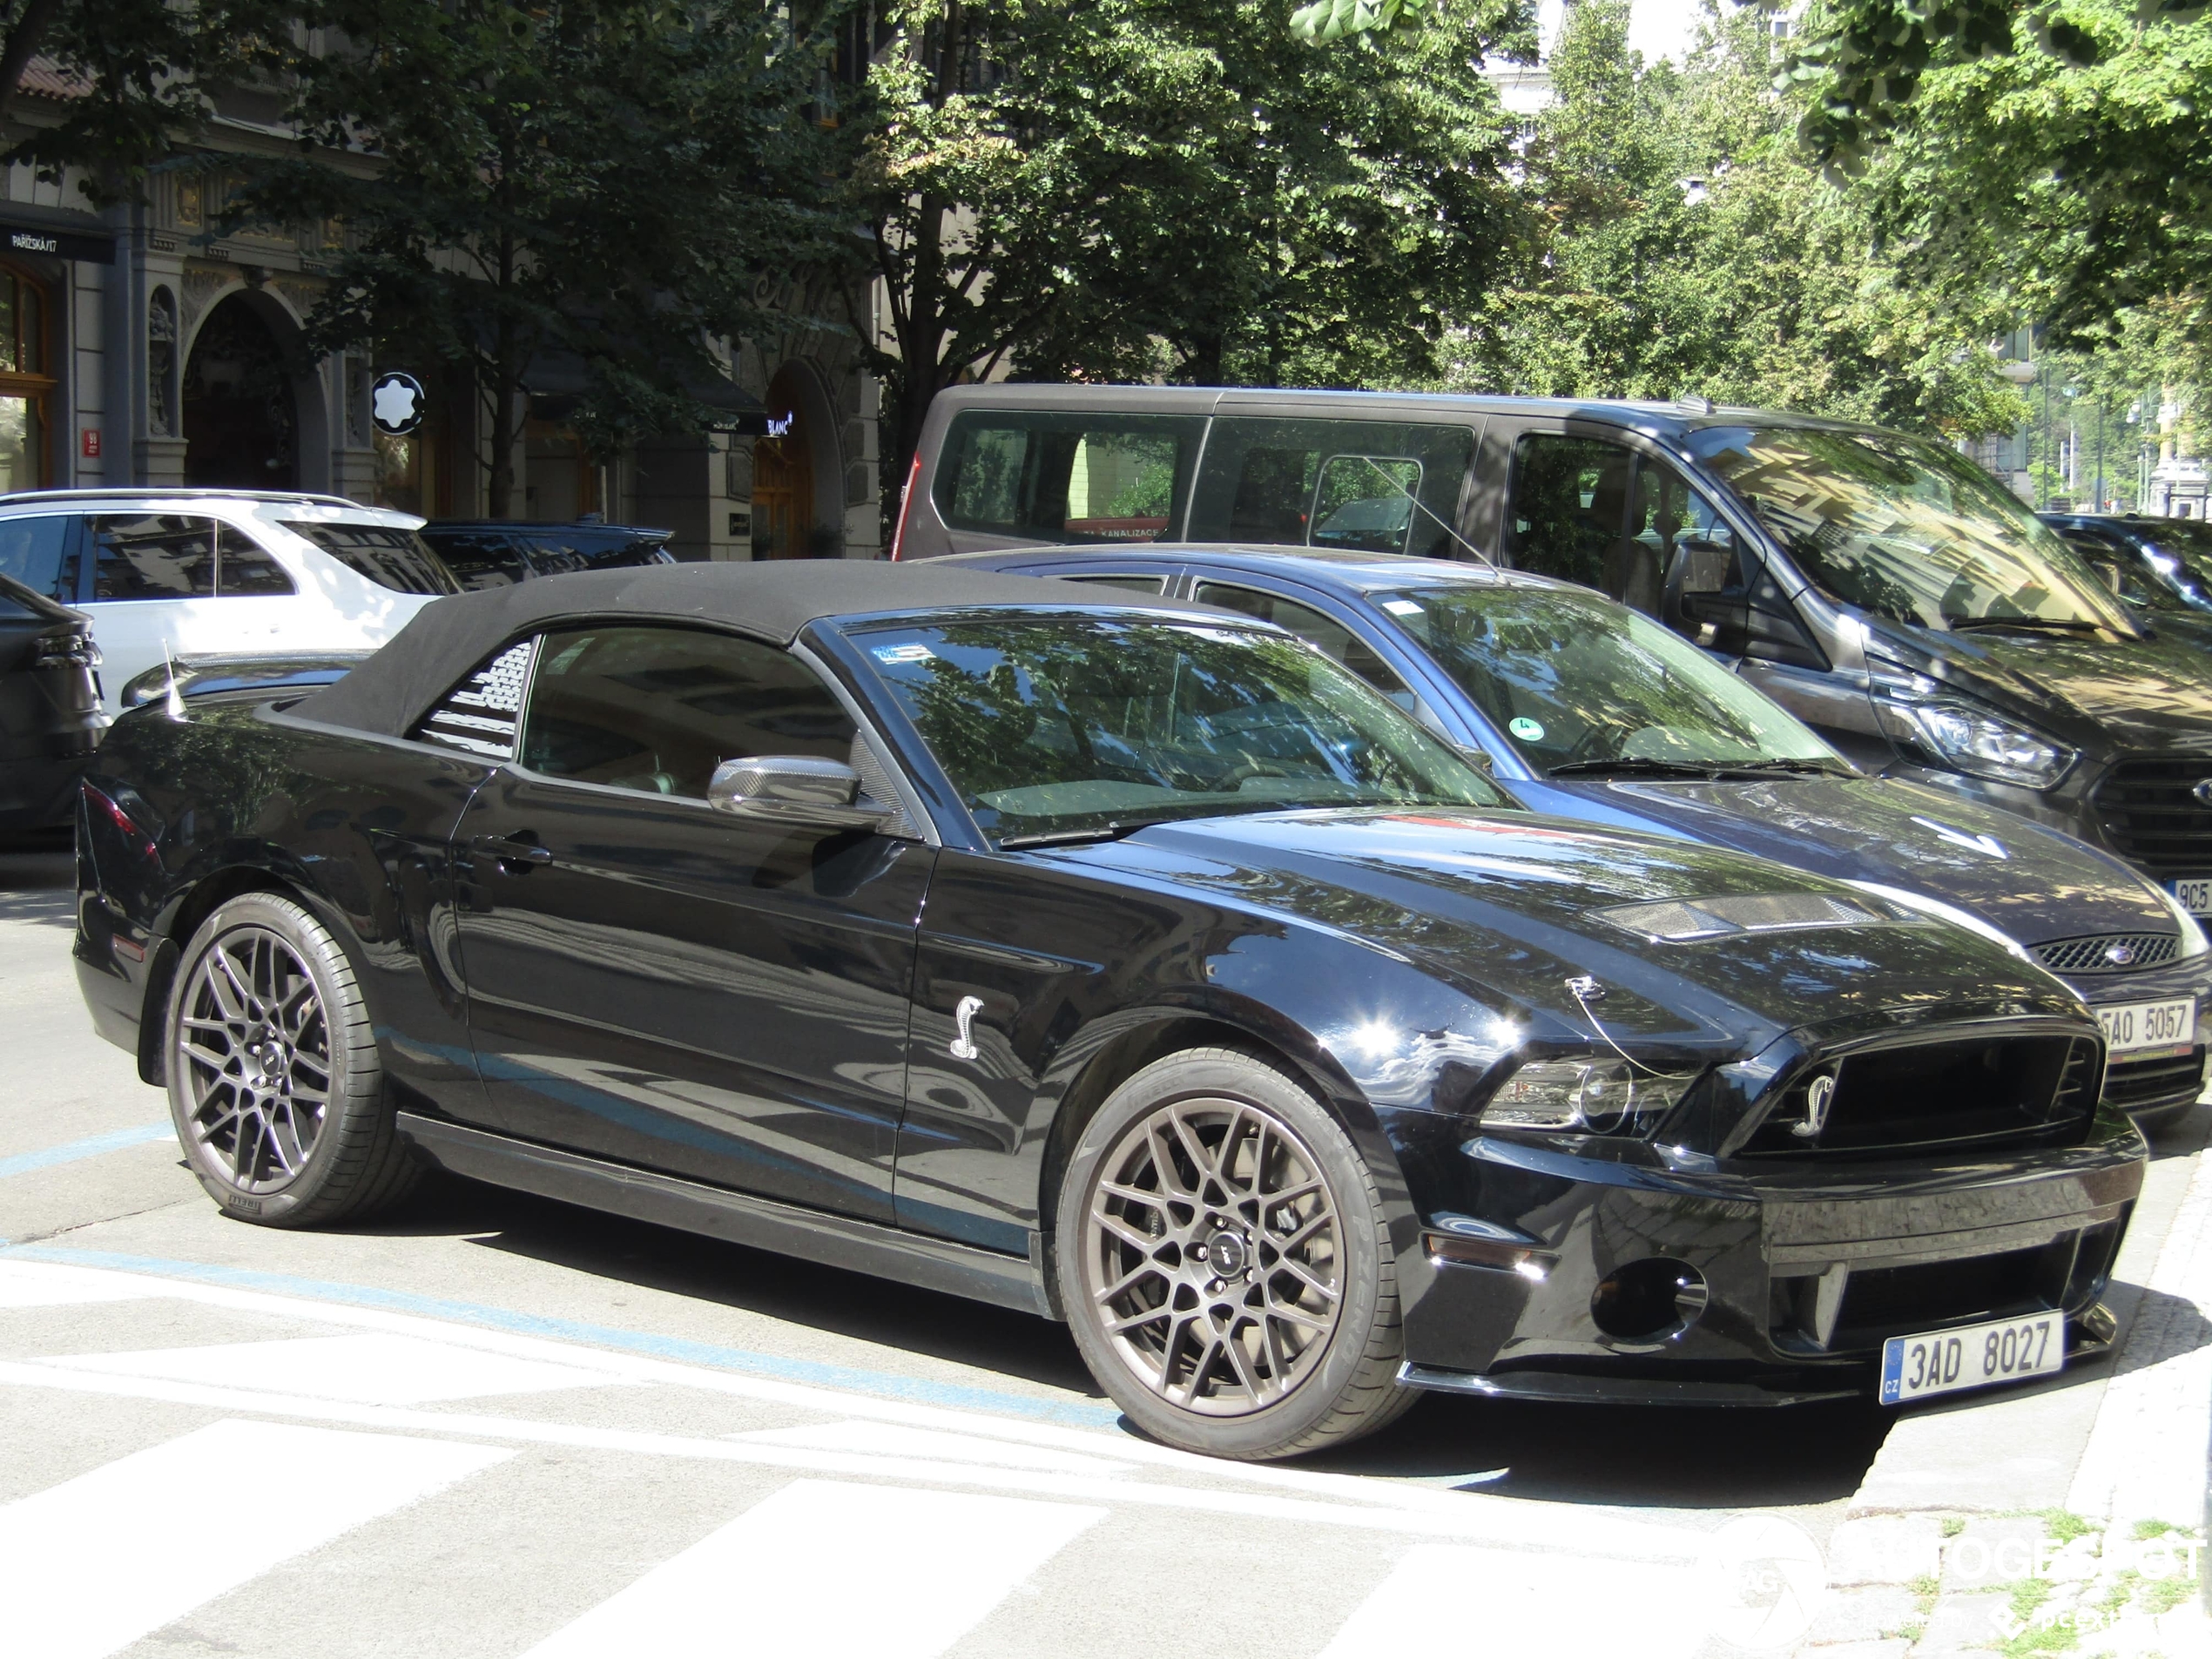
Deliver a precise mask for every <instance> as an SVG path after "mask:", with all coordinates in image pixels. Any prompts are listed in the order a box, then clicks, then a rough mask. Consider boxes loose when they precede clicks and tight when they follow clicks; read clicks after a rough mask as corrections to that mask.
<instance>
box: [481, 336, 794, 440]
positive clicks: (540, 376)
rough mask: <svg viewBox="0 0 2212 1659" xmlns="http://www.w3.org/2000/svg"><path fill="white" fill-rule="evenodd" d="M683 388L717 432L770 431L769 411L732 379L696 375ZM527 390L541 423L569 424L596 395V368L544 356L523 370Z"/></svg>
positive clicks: (566, 356)
mask: <svg viewBox="0 0 2212 1659" xmlns="http://www.w3.org/2000/svg"><path fill="white" fill-rule="evenodd" d="M683 387H684V392H685V395H686V396H688V397H690V398H691V399H692V400H694V401H697V402H699V403H703V404H705V406H706V407H707V408H710V409H712V410H713V411H714V412H715V415H716V418H715V419H714V420H713V421H710V422H709V423H708V424H709V427H710V428H711V430H713V431H716V432H739V433H749V434H751V435H753V436H754V437H759V436H762V435H765V433H766V432H767V430H768V406H767V405H766V404H765V403H763V402H762V401H760V400H759V398H757V397H755V396H753V395H752V393H750V392H748V391H746V390H745V388H744V387H742V386H740V385H738V383H737V382H736V381H733V380H732V379H731V378H730V377H729V376H728V375H726V374H711V373H706V372H704V371H699V370H690V371H687V372H686V373H685V375H684V379H683ZM523 390H524V391H526V392H528V393H529V395H530V413H531V414H532V415H535V416H536V418H537V419H539V420H541V421H561V420H565V419H567V418H568V416H570V415H573V414H574V413H575V412H576V411H577V408H578V407H579V406H580V405H581V404H582V403H583V400H584V397H585V395H587V394H588V393H589V392H590V390H591V365H590V362H589V361H586V359H585V358H584V357H583V354H582V353H580V352H565V351H548V352H539V353H538V354H536V355H535V356H533V357H532V358H531V359H530V361H529V363H528V364H527V365H525V366H524V368H523Z"/></svg>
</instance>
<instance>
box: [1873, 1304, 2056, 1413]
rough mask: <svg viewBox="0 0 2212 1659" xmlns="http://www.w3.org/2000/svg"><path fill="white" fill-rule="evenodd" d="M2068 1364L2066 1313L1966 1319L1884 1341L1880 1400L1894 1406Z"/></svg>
mask: <svg viewBox="0 0 2212 1659" xmlns="http://www.w3.org/2000/svg"><path fill="white" fill-rule="evenodd" d="M2065 1369H2066V1315H2065V1314H2063V1313H2032V1314H2029V1315H2028V1316H2027V1318H2020V1319H2000V1320H1997V1321H1996V1322H1995V1323H1993V1324H1990V1325H1967V1326H1966V1328H1965V1329H1963V1330H1959V1331H1938V1332H1935V1333H1934V1334H1933V1335H1932V1336H1925V1337H1892V1338H1891V1339H1889V1340H1888V1341H1887V1342H1885V1343H1884V1344H1883V1345H1882V1404H1883V1405H1885V1406H1895V1405H1898V1404H1900V1403H1902V1402H1903V1401H1905V1400H1908V1399H1925V1397H1926V1396H1928V1395H1930V1394H1949V1393H1956V1392H1957V1391H1958V1390H1959V1389H1961V1388H1986V1387H1987V1386H1989V1385H1990V1384H1992V1383H2000V1382H2016V1381H2018V1380H2019V1379H2021V1378H2022V1377H2047V1376H2049V1375H2050V1374H2051V1373H2052V1372H2058V1371H2063V1370H2065Z"/></svg>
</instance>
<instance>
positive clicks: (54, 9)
mask: <svg viewBox="0 0 2212 1659" xmlns="http://www.w3.org/2000/svg"><path fill="white" fill-rule="evenodd" d="M298 10H299V9H298V7H296V6H288V5H284V4H280V3H273V0H198V3H196V4H193V5H192V6H189V7H186V6H179V5H176V4H172V3H170V0H9V3H7V4H5V5H4V6H0V19H4V23H0V28H4V30H5V33H4V36H0V118H4V117H8V116H11V115H13V114H14V113H15V106H16V99H17V92H18V91H19V90H20V89H21V86H22V84H23V78H24V73H25V71H27V70H28V69H29V68H30V64H31V62H32V60H33V58H34V57H40V56H43V57H46V58H48V59H49V60H51V62H52V63H53V64H55V66H56V67H57V70H58V71H60V73H61V76H62V77H63V78H64V80H66V81H68V82H70V83H72V84H74V85H76V86H77V87H78V89H79V91H78V96H76V97H75V98H71V100H70V102H69V104H68V106H67V108H66V109H65V110H64V111H63V113H62V116H61V118H60V120H59V121H58V122H56V123H53V124H51V125H47V124H41V125H39V126H37V127H36V128H34V129H33V130H32V131H31V132H29V133H28V134H27V135H26V136H25V137H24V138H22V139H20V140H18V141H17V143H16V144H15V145H13V146H12V147H11V148H10V149H9V151H8V152H7V154H6V159H7V160H9V161H10V162H28V163H30V164H31V165H35V166H37V167H38V168H39V169H40V170H41V172H43V173H44V175H45V176H47V177H49V178H57V177H59V176H60V175H61V173H62V172H63V171H64V169H65V168H68V167H71V166H76V167H81V168H82V169H83V170H84V188H85V190H86V192H87V193H88V194H89V195H90V196H91V199H93V200H94V201H95V202H98V203H103V204H105V203H107V202H111V201H119V200H125V199H130V198H131V197H132V196H133V195H134V194H135V193H136V192H138V189H139V188H140V187H141V185H143V183H144V181H145V177H146V174H147V172H148V171H149V170H150V169H151V168H152V167H154V166H156V165H159V164H160V163H161V162H162V161H163V160H164V159H165V158H169V157H172V156H174V155H177V154H179V153H181V152H182V151H183V150H184V149H185V148H187V147H189V145H191V143H192V140H193V138H194V136H195V135H196V134H197V133H198V132H199V130H200V129H201V128H202V127H203V125H204V124H205V122H206V118H207V117H208V116H209V115H210V114H212V112H213V109H214V99H215V98H216V96H217V95H219V93H220V92H221V91H223V90H224V89H225V88H226V87H230V86H233V85H236V84H240V83H245V82H250V81H253V80H256V79H259V78H264V77H266V75H267V74H269V73H270V72H272V71H273V69H274V67H275V65H276V64H278V63H279V62H280V59H281V57H282V56H283V55H284V52H285V51H286V50H287V47H288V44H289V42H290V39H291V37H292V35H293V29H294V26H295V23H296V20H297V17H298Z"/></svg>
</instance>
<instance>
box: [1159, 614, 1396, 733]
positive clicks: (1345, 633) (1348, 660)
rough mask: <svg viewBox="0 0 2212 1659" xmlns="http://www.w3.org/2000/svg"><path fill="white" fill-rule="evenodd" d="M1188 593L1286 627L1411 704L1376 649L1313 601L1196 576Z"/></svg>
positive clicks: (1386, 693) (1388, 693)
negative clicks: (1194, 587)
mask: <svg viewBox="0 0 2212 1659" xmlns="http://www.w3.org/2000/svg"><path fill="white" fill-rule="evenodd" d="M1190 597H1192V598H1194V599H1196V600H1197V602H1198V603H1199V604H1202V605H1219V606H1220V607H1221V608H1222V609H1223V610H1238V611H1242V612H1243V613H1244V615H1245V616H1247V617H1256V618H1258V620H1259V621H1261V622H1271V623H1273V624H1275V625H1276V626H1277V627H1278V628H1285V629H1288V630H1289V631H1291V633H1294V634H1296V635H1297V636H1298V637H1299V638H1300V639H1303V640H1304V641H1305V643H1306V644H1309V645H1314V646H1318V648H1319V649H1320V651H1321V654H1322V655H1323V656H1324V657H1326V658H1329V659H1330V660H1332V662H1337V663H1340V664H1343V665H1344V666H1345V667H1346V668H1348V669H1350V670H1351V671H1352V672H1353V673H1355V674H1357V675H1358V676H1359V678H1361V679H1363V680H1365V681H1366V682H1367V684H1368V685H1372V686H1373V687H1374V688H1375V689H1376V690H1377V691H1380V692H1381V693H1382V694H1383V695H1384V696H1385V697H1386V698H1390V700H1391V701H1392V702H1393V703H1395V704H1397V705H1399V707H1400V708H1403V709H1406V710H1408V711H1411V709H1412V708H1413V691H1411V690H1410V689H1409V688H1408V687H1407V685H1406V682H1405V681H1404V680H1402V679H1400V678H1398V674H1397V671H1395V670H1393V668H1392V667H1391V665H1390V664H1388V663H1386V662H1385V661H1383V659H1382V658H1380V657H1379V656H1377V655H1376V654H1375V650H1374V647H1373V646H1372V645H1370V644H1368V643H1367V642H1366V640H1364V639H1362V638H1360V637H1359V635H1357V634H1355V633H1353V632H1352V630H1351V629H1349V628H1347V627H1345V625H1344V624H1342V623H1340V622H1339V621H1338V620H1337V619H1336V618H1335V617H1331V616H1327V615H1325V614H1324V613H1323V612H1321V611H1318V610H1315V609H1314V608H1313V607H1312V605H1302V604H1299V603H1298V601H1297V600H1295V599H1285V597H1283V596H1282V595H1281V594H1279V593H1264V592H1262V591H1261V590H1259V589H1258V588H1246V587H1239V586H1237V585H1235V584H1233V583H1227V582H1201V583H1199V584H1198V588H1197V592H1196V593H1194V594H1192V595H1191V596H1190Z"/></svg>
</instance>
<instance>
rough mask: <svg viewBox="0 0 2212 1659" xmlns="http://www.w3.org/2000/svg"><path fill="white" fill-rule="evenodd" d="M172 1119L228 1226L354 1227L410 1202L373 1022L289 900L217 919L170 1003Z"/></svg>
mask: <svg viewBox="0 0 2212 1659" xmlns="http://www.w3.org/2000/svg"><path fill="white" fill-rule="evenodd" d="M167 1027H168V1030H167V1040H168V1059H169V1063H168V1065H167V1066H166V1067H165V1070H166V1072H167V1075H168V1083H169V1114H170V1116H171V1117H172V1118H173V1119H174V1120H175V1122H176V1125H177V1137H178V1139H179V1141H180V1142H182V1143H183V1145H184V1149H185V1157H187V1158H188V1159H189V1160H190V1162H191V1164H192V1173H193V1174H194V1175H195V1176H197V1177H199V1184H200V1185H201V1186H203V1187H205V1188H206V1189H207V1191H208V1195H209V1196H210V1197H212V1198H213V1199H214V1200H215V1202H216V1203H217V1204H219V1205H220V1206H221V1207H222V1210H223V1212H224V1213H225V1214H226V1215H229V1216H233V1217H237V1218H238V1219H239V1220H241V1221H252V1222H257V1223H259V1224H261V1225H262V1226H265V1227H307V1226H314V1225H315V1224H319V1223H325V1222H333V1221H338V1220H341V1219H348V1220H358V1219H360V1218H361V1217H365V1216H367V1215H369V1214H371V1213H373V1212H374V1211H377V1210H381V1209H382V1208H384V1207H385V1206H386V1205H388V1204H392V1203H395V1201H397V1200H398V1199H400V1198H401V1197H405V1196H406V1194H407V1193H408V1192H409V1191H410V1190H413V1188H414V1186H415V1183H416V1181H417V1180H419V1179H420V1177H421V1164H420V1163H418V1161H417V1160H416V1159H415V1155H414V1153H413V1150H411V1149H410V1148H409V1147H408V1143H406V1142H405V1141H403V1140H401V1138H400V1134H399V1130H398V1126H397V1123H396V1121H395V1116H394V1113H393V1111H392V1109H391V1106H390V1104H389V1103H388V1101H387V1100H386V1099H385V1095H384V1070H383V1067H382V1064H381V1062H380V1061H379V1059H378V1057H377V1052H376V1041H375V1038H374V1035H373V1034H372V1032H371V1030H370V1028H369V1020H368V1009H367V1008H365V1007H364V1006H363V1005H362V1002H361V991H360V989H359V988H358V987H357V986H356V985H355V984H354V973H353V969H352V968H351V967H349V966H348V965H347V961H346V958H345V954H344V953H343V952H342V951H341V949H340V948H339V946H338V941H336V940H334V939H333V938H332V937H331V935H330V934H329V931H328V930H327V928H325V927H323V926H322V924H321V923H320V922H318V921H316V920H315V919H314V916H312V915H311V914H308V913H307V911H306V910H305V909H303V908H301V907H300V906H299V905H296V904H294V903H293V902H292V901H291V900H288V899H281V898H279V897H277V896H276V895H275V894H267V893H253V894H244V895H242V896H240V897H239V898H236V899H233V900H230V901H229V902H228V903H226V904H223V905H219V906H218V907H216V909H215V912H214V914H212V915H210V916H209V917H208V918H207V920H206V921H205V922H203V923H202V924H201V925H200V928H199V932H198V933H197V934H194V935H193V936H192V943H191V945H190V946H189V947H187V948H186V949H185V955H184V963H183V966H182V967H181V968H179V970H178V974H177V979H176V989H175V990H174V991H173V992H172V993H171V995H170V998H169V1011H168V1020H167Z"/></svg>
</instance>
